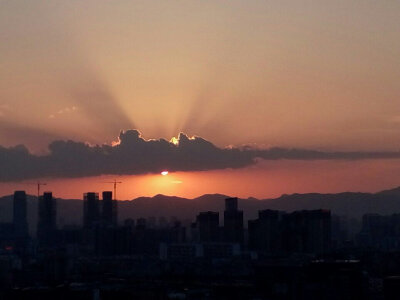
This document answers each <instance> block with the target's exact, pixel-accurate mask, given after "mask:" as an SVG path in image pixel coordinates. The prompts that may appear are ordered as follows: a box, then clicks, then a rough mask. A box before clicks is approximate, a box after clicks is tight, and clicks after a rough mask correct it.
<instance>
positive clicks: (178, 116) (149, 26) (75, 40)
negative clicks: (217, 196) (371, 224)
mask: <svg viewBox="0 0 400 300" xmlns="http://www.w3.org/2000/svg"><path fill="white" fill-rule="evenodd" d="M399 16H400V2H399V1H369V0H354V1H348V0H343V1H341V0H338V1H285V0H283V1H257V0H251V1H236V0H231V1H215V0H213V1H206V0H203V1H166V0H162V1H128V0H120V1H103V0H96V1H94V0H92V1H30V0H26V1H19V0H0V40H1V42H0V145H1V146H2V147H1V148H0V162H2V163H3V166H1V165H0V169H1V168H2V171H1V172H0V173H1V174H0V195H5V194H8V193H11V192H12V191H13V190H14V189H25V190H27V191H28V192H29V193H32V194H34V193H35V192H36V190H35V186H34V185H30V184H27V183H34V182H36V181H37V180H39V179H40V180H44V181H46V182H47V183H48V186H46V190H52V191H53V192H54V194H55V196H57V197H70V198H81V196H82V193H83V192H85V191H92V190H94V191H99V192H100V191H101V190H105V189H107V190H110V189H111V188H112V185H110V184H105V183H103V182H104V181H110V180H112V179H114V178H116V179H119V180H121V181H123V183H122V184H121V185H120V186H119V194H118V197H119V198H120V199H132V198H134V197H137V196H141V195H146V196H151V195H155V194H158V193H164V194H168V195H177V196H186V197H195V196H199V195H201V194H204V193H217V192H218V193H225V194H229V195H231V196H235V195H237V196H240V197H250V196H254V197H259V198H267V197H274V196H279V195H280V194H283V193H294V192H339V191H349V190H352V191H371V192H373V191H378V190H380V189H385V188H391V187H395V186H398V185H400V159H399V158H400V155H399V156H398V157H397V158H396V155H392V154H393V153H394V154H395V153H397V152H398V151H400V84H399V79H400V59H399V54H400V38H399V32H400V17H399ZM130 129H136V130H138V131H140V133H141V135H140V136H136V137H129V139H128V138H127V142H126V144H125V146H124V147H126V148H124V149H122V150H118V151H117V150H115V149H117V148H116V147H115V146H114V147H111V145H112V143H113V142H114V144H113V145H116V144H118V142H120V141H119V140H118V137H120V138H121V135H120V132H121V130H123V131H127V130H130ZM132 132H136V131H132ZM180 132H184V133H185V134H186V135H184V136H182V137H187V145H188V147H189V148H185V149H195V150H194V152H190V153H191V155H194V156H196V154H195V153H199V155H200V156H201V157H202V159H201V160H199V161H197V164H196V163H193V162H192V161H188V156H187V155H188V154H187V153H186V152H187V151H188V150H185V149H184V150H179V146H177V147H176V148H178V150H177V149H175V148H174V147H175V146H174V145H173V143H172V142H171V143H170V144H171V145H167V144H168V143H167V144H166V143H164V142H163V141H161V142H159V143H158V142H157V143H156V142H154V144H155V146H154V148H151V149H152V151H153V150H154V152H151V153H148V152H146V151H144V152H143V151H142V152H141V151H136V152H134V153H135V154H134V155H136V157H135V159H134V161H130V159H131V158H130V157H129V153H130V152H129V151H131V150H132V149H131V148H130V147H133V148H135V147H136V146H135V145H137V144H136V143H139V144H140V143H148V144H146V145H150V144H149V143H150V141H149V140H151V139H156V140H158V139H160V138H162V139H165V140H166V141H170V140H171V138H172V137H176V138H177V139H178V138H179V133H180ZM133 135H134V133H133ZM127 136H128V135H127ZM192 136H197V137H201V138H198V139H197V140H196V139H190V137H192ZM135 138H136V140H135ZM56 140H73V141H75V142H76V145H75V144H74V145H75V146H74V145H72V146H71V145H70V144H62V143H61V144H57V145H58V146H57V148H54V149H55V150H54V151H53V150H52V149H53V148H51V149H50V148H49V147H48V146H49V144H50V143H52V142H53V141H56ZM81 143H82V144H81ZM83 143H88V146H87V148H85V149H83V148H82V147H81V145H84V144H83ZM211 143H212V144H211ZM20 144H21V145H24V146H25V147H26V148H27V149H28V150H29V151H30V153H29V154H26V156H27V161H28V164H30V163H32V165H31V166H30V169H29V172H31V173H32V175H31V176H30V177H29V178H28V177H25V178H21V176H19V174H14V175H13V176H11V175H10V176H9V174H11V173H12V169H11V168H12V167H11V164H7V165H6V166H4V163H5V162H10V161H12V162H13V163H15V161H18V160H15V161H14V160H12V159H10V157H14V156H12V155H14V152H15V153H17V152H18V151H23V150H21V148H9V147H14V146H16V145H20ZM96 144H97V145H103V144H106V145H110V148H104V147H103V148H101V152H102V153H103V152H104V151H105V152H107V155H108V152H113V154H112V155H114V156H118V155H120V156H119V158H118V162H117V163H116V162H115V161H114V160H111V161H110V162H109V164H107V165H106V166H101V168H99V169H90V170H88V172H87V173H84V172H82V173H79V174H77V173H76V170H75V169H74V170H71V169H72V168H73V167H72V166H71V168H68V163H66V161H69V160H68V159H70V158H68V159H67V158H65V161H63V160H64V157H68V152H67V151H68V149H72V148H70V147H73V150H72V151H76V152H71V153H74V154H71V155H79V153H84V155H86V152H85V151H89V152H90V151H92V150H93V149H95V148H94V147H95V145H96ZM80 147H81V148H82V149H81V148H80ZM146 147H147V146H146ZM146 147H145V148H143V149H147V148H146ZM151 147H153V146H151ZM225 147H229V148H227V149H228V150H227V149H225ZM272 147H282V148H284V149H292V148H294V149H309V150H316V151H318V152H322V153H325V152H327V153H332V152H340V153H356V154H357V155H355V156H356V157H355V158H356V159H343V156H346V154H344V155H342V154H341V155H335V156H334V157H333V158H330V159H320V158H315V157H312V159H304V158H303V157H300V156H294V157H291V158H290V159H287V157H286V156H285V155H282V156H280V157H279V158H280V159H278V160H275V159H270V158H269V156H268V155H270V154H269V153H267V154H262V156H263V157H264V158H260V154H259V153H258V154H254V151H255V150H254V151H253V150H247V149H270V148H272ZM77 148H79V149H81V150H76V149H77ZM112 148H113V149H112ZM121 148H122V147H121ZM7 149H8V150H7ZM18 149H19V150H18ZM135 149H136V148H135ZM166 149H167V150H166ZM210 149H211V150H210ZM232 149H233V150H232ZM243 149H246V150H243ZM214 150H215V153H214V152H213V151H214ZM231 150H232V151H233V153H231ZM236 150H238V151H242V152H241V154H240V155H236V154H235V153H236V152H235V151H236ZM52 151H53V152H52ZM79 151H82V152H79ZM99 151H100V150H99ZM166 151H167V152H168V153H166ZM197 151H198V152H197ZM55 152H57V155H59V156H57V155H53V154H54V153H55ZM365 152H366V153H371V152H373V153H378V155H372V156H371V157H369V158H367V159H358V158H360V157H358V155H359V153H365ZM52 153H53V154H52ZM75 153H78V154H75ZM121 153H122V154H123V155H126V156H121ZM177 153H178V154H177ZM182 153H184V154H185V156H182ZM385 153H391V154H390V155H389V157H386V156H387V155H386V154H385ZM61 154H62V155H65V156H62V155H61ZM84 155H82V157H86V156H84ZM110 155H111V154H110ZM141 155H144V156H146V159H145V160H144V161H146V162H147V161H149V162H153V158H154V161H155V162H154V166H153V165H152V166H151V167H147V166H146V167H143V166H140V167H138V168H136V166H138V164H139V162H140V160H141V158H140V156H141ZM152 155H153V156H152ZM47 156H48V157H49V159H48V160H46V164H47V162H48V164H47V165H45V166H44V167H43V168H44V169H46V168H48V169H46V170H44V171H43V172H41V171H40V172H39V171H38V170H36V169H37V168H38V167H37V166H38V163H37V161H40V159H41V157H47ZM226 156H229V159H227V161H224V163H221V162H220V160H221V158H224V157H226ZM265 156H268V157H267V158H265ZM54 157H56V158H57V159H60V160H62V161H63V162H59V161H56V162H55V158H54ZM74 157H75V156H74ZM96 157H97V156H96ZM124 157H126V159H127V160H129V161H130V163H131V165H130V164H129V163H128V164H127V169H124V171H121V173H120V174H115V173H117V172H118V170H117V171H115V170H116V169H117V167H116V166H119V165H121V164H124ZM160 157H162V159H160ZM171 157H172V158H173V160H172V161H171ZM182 157H184V159H183V158H182ZM209 157H210V162H209V164H208V163H204V159H206V158H209ZM92 158H93V157H92V156H90V159H92ZM13 159H14V158H13ZM96 159H97V158H96ZM99 159H101V158H99ZM82 161H85V159H83V158H82ZM92 161H93V162H94V161H96V162H98V161H99V160H95V159H93V160H92ZM175 162H176V164H175ZM74 163H75V161H74ZM21 164H22V163H21ZM39 165H40V164H39ZM100 165H101V163H100ZM111 165H112V168H111V167H110V166H111ZM130 166H135V168H134V169H135V171H134V170H132V172H130V170H129V167H130ZM165 166H169V168H171V169H174V166H176V168H175V170H172V172H170V173H169V174H168V175H166V176H162V175H160V172H161V171H163V170H164V167H165ZM18 167H20V166H18ZM23 167H26V166H25V165H24V166H22V167H21V168H23ZM85 167H87V166H86V165H82V168H85ZM35 168H36V169H35ZM57 168H58V169H57ZM90 168H91V166H90ZM56 169H57V170H56ZM111 169H112V171H110V170H111ZM139 169H140V171H138V170H139ZM16 170H17V171H16V173H18V172H19V171H18V170H19V169H16ZM21 170H22V169H21ZM24 170H25V169H24ZM36 171H37V172H36ZM158 171H159V172H158ZM104 173H110V174H104ZM111 173H112V174H111ZM147 173H149V174H147ZM36 174H37V175H36ZM71 174H72V175H71ZM101 174H103V175H102V176H100V175H101ZM89 175H90V176H89ZM43 177H44V178H43ZM70 177H74V178H70Z"/></svg>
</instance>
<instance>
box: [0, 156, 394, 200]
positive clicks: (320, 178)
mask: <svg viewBox="0 0 400 300" xmlns="http://www.w3.org/2000/svg"><path fill="white" fill-rule="evenodd" d="M395 162H396V163H395ZM116 177H117V179H118V180H119V181H122V182H123V184H121V185H119V186H118V199H119V200H131V199H134V198H136V197H140V196H148V197H151V196H154V195H156V194H164V195H170V196H180V197H187V198H195V197H198V196H200V195H202V194H206V193H220V194H225V195H228V196H238V197H241V198H248V197H256V198H260V199H262V198H270V197H279V196H280V195H281V194H291V193H309V192H321V193H337V192H344V191H360V192H377V191H380V190H384V189H389V188H393V187H396V186H398V185H399V182H400V166H399V165H398V163H397V161H393V160H376V161H308V162H304V161H285V160H282V161H268V162H261V163H259V164H257V165H255V166H252V167H248V168H244V169H237V170H231V169H228V170H216V171H202V172H173V173H169V174H168V176H160V173H158V174H148V175H138V176H116ZM109 179H110V176H101V177H87V178H74V179H46V182H47V183H48V186H47V189H48V190H50V191H52V192H53V194H54V195H55V197H60V198H74V199H81V198H82V194H83V193H84V192H88V191H97V192H101V191H104V190H111V189H112V184H111V183H110V184H106V183H102V182H104V181H109ZM113 179H114V177H113ZM21 189H25V190H26V191H27V192H28V193H29V194H32V195H35V194H36V190H35V187H34V186H32V185H27V184H25V183H24V182H21V183H0V194H2V195H6V194H11V193H13V191H14V190H21Z"/></svg>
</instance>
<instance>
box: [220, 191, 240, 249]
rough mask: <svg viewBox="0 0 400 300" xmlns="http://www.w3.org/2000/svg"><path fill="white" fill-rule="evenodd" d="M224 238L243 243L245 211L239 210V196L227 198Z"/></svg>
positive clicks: (228, 240)
mask: <svg viewBox="0 0 400 300" xmlns="http://www.w3.org/2000/svg"><path fill="white" fill-rule="evenodd" d="M224 239H225V241H226V242H231V243H239V244H243V211H241V210H238V198H227V199H225V211H224Z"/></svg>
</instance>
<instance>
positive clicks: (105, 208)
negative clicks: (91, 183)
mask: <svg viewBox="0 0 400 300" xmlns="http://www.w3.org/2000/svg"><path fill="white" fill-rule="evenodd" d="M101 204H102V205H101V217H102V222H103V224H105V225H107V226H117V223H118V212H117V201H116V200H113V199H112V192H111V191H104V192H103V200H102V201H101Z"/></svg>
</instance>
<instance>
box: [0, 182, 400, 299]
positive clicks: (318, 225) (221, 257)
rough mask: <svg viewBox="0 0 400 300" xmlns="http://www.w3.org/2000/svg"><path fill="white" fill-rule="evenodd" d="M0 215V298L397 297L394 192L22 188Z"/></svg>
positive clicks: (397, 202)
mask: <svg viewBox="0 0 400 300" xmlns="http://www.w3.org/2000/svg"><path fill="white" fill-rule="evenodd" d="M0 212H1V215H0V218H1V223H0V266H1V267H0V296H1V299H398V296H399V295H400V189H399V188H397V189H393V190H388V191H383V192H380V193H376V194H367V193H341V194H294V195H284V196H282V197H280V198H277V199H267V200H257V199H252V198H250V199H237V198H230V197H228V196H225V195H204V196H201V197H199V198H196V199H184V198H178V197H168V196H163V195H157V196H155V197H153V198H144V197H142V198H137V199H134V200H132V201H116V200H113V198H112V192H103V193H102V195H100V196H99V194H97V193H86V194H85V195H84V199H83V200H64V199H56V198H54V197H53V195H52V194H51V193H50V192H46V193H44V194H43V195H42V196H40V197H39V199H37V197H33V196H28V195H26V194H25V192H24V191H16V192H15V194H14V195H11V196H7V197H3V198H2V199H1V200H0ZM396 212H398V213H396ZM6 216H12V218H11V219H10V218H6Z"/></svg>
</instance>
